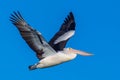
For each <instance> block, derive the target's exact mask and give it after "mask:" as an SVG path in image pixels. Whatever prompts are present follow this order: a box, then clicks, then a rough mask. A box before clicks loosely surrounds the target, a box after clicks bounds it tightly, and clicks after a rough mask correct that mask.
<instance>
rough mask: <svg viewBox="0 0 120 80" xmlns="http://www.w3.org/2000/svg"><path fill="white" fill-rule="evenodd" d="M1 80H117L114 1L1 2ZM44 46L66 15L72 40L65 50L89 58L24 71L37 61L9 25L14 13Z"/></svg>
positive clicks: (119, 28) (119, 38) (119, 26)
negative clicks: (73, 26)
mask: <svg viewBox="0 0 120 80" xmlns="http://www.w3.org/2000/svg"><path fill="white" fill-rule="evenodd" d="M0 2H1V4H0V15H1V16H0V27H1V29H0V37H1V39H0V44H1V45H0V80H8V79H10V80H119V79H120V76H119V74H120V5H119V4H120V1H119V0H59V1H57V0H41V1H40V0H33V1H32V0H0ZM17 10H18V11H20V12H21V14H22V15H23V17H24V18H25V20H26V21H27V22H28V23H29V24H30V25H31V26H33V27H34V28H35V29H37V30H39V31H40V32H41V33H42V34H43V36H44V37H45V38H46V39H47V40H48V41H49V40H50V39H51V37H52V36H53V35H54V33H55V32H57V31H58V29H59V28H60V26H61V24H62V22H63V20H64V18H65V17H66V16H67V15H68V13H69V12H70V11H72V12H73V14H74V16H75V20H76V34H75V36H74V37H72V38H71V39H70V40H69V42H68V44H67V46H66V47H72V48H75V49H79V50H84V51H87V52H90V53H93V54H94V56H92V57H83V56H77V58H76V59H75V60H72V61H70V62H66V63H64V64H61V65H58V66H55V67H51V68H46V69H38V70H34V71H29V70H28V66H29V65H31V64H34V63H36V62H37V61H38V60H37V58H36V57H35V55H34V52H33V51H32V50H31V49H30V48H29V47H28V46H27V44H26V43H25V41H24V40H23V39H22V38H21V36H20V34H19V32H18V30H17V29H16V28H15V26H13V25H12V24H11V22H10V21H9V16H10V14H11V13H12V12H13V11H17Z"/></svg>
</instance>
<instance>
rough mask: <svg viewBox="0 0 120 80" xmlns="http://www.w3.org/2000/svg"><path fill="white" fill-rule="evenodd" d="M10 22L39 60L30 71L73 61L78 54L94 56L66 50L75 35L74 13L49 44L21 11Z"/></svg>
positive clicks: (12, 15) (14, 13) (12, 16)
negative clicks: (68, 42) (67, 44)
mask: <svg viewBox="0 0 120 80" xmlns="http://www.w3.org/2000/svg"><path fill="white" fill-rule="evenodd" d="M10 21H11V22H12V23H13V25H15V26H16V27H17V29H18V30H19V32H20V34H21V36H22V38H23V39H24V40H25V41H26V43H27V44H28V45H29V47H30V48H31V49H32V50H33V51H34V52H35V53H36V56H37V58H38V59H39V61H38V62H37V63H35V64H34V65H30V66H29V69H30V70H34V69H38V68H47V67H51V66H55V65H58V64H61V63H63V62H67V61H70V60H73V59H74V58H75V57H76V56H77V54H79V55H82V56H91V55H92V54H90V53H87V52H84V51H80V50H75V49H72V48H65V45H66V43H67V41H68V40H69V39H70V38H71V37H72V36H73V35H74V34H75V19H74V16H73V13H72V12H70V13H69V14H68V16H67V17H66V18H65V20H64V22H63V24H62V25H61V27H60V29H59V31H58V32H57V33H56V34H55V35H54V36H53V38H52V39H51V40H50V41H49V42H47V41H46V40H45V38H44V37H43V36H42V34H41V33H40V32H39V31H37V30H36V29H34V28H32V27H31V26H30V25H29V24H28V23H27V22H26V21H25V20H24V18H23V17H22V15H21V14H20V12H19V11H16V12H13V13H12V14H11V16H10ZM51 29H52V28H51Z"/></svg>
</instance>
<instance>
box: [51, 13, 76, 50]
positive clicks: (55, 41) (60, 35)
mask: <svg viewBox="0 0 120 80" xmlns="http://www.w3.org/2000/svg"><path fill="white" fill-rule="evenodd" d="M74 33H75V20H74V16H73V13H72V12H70V13H69V15H68V16H67V18H65V20H64V23H63V24H62V26H61V28H60V30H59V31H58V32H57V33H56V34H55V35H54V37H53V38H52V39H51V40H50V41H49V44H50V46H51V47H52V48H54V49H55V50H56V51H60V50H63V48H64V47H65V45H66V43H67V41H68V40H69V39H70V37H72V36H73V35H74Z"/></svg>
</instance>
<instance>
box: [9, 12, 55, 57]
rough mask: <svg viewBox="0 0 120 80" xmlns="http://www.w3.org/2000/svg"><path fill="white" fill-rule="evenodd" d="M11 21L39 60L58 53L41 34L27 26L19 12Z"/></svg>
mask: <svg viewBox="0 0 120 80" xmlns="http://www.w3.org/2000/svg"><path fill="white" fill-rule="evenodd" d="M10 21H12V23H13V24H14V25H15V26H16V27H17V28H18V30H19V32H20V34H21V36H22V38H23V39H24V40H25V41H26V43H27V44H28V45H29V47H30V48H31V49H33V50H34V51H35V52H36V55H37V57H38V58H39V59H42V58H44V57H47V56H49V55H52V54H55V53H56V51H55V50H54V49H53V48H52V47H51V46H49V44H48V43H47V42H46V40H45V39H44V38H43V36H42V35H41V33H40V32H38V31H36V30H35V29H33V28H32V27H31V26H30V25H29V24H27V22H26V21H25V20H24V19H23V17H22V16H21V14H20V13H19V12H14V13H13V14H11V17H10Z"/></svg>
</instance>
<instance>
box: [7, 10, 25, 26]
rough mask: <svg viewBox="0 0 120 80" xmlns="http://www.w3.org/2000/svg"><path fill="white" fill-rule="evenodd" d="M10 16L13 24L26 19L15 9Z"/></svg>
mask: <svg viewBox="0 0 120 80" xmlns="http://www.w3.org/2000/svg"><path fill="white" fill-rule="evenodd" d="M9 18H10V19H9V20H10V21H11V22H12V23H13V24H14V23H16V22H18V21H25V20H24V19H23V17H22V15H21V14H20V12H19V11H13V13H11V16H10V17H9Z"/></svg>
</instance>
